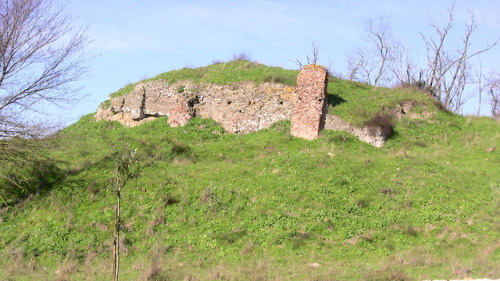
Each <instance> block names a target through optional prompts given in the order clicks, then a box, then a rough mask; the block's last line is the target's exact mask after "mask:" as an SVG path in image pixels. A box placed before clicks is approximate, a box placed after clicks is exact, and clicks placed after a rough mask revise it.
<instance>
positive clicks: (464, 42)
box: [421, 7, 498, 113]
mask: <svg viewBox="0 0 500 281" xmlns="http://www.w3.org/2000/svg"><path fill="white" fill-rule="evenodd" d="M469 15H470V16H469V22H468V24H467V25H466V28H465V32H464V35H463V37H462V38H461V42H459V43H458V44H455V46H457V47H455V48H449V47H448V41H449V40H448V38H449V34H450V30H451V29H452V27H453V21H454V18H453V7H452V8H450V9H449V13H448V20H447V22H446V24H445V25H444V26H439V25H438V24H437V23H436V22H435V21H432V22H431V26H432V28H433V30H434V34H433V35H431V36H426V35H424V34H421V36H422V39H423V40H424V42H425V45H426V48H427V67H426V79H425V81H426V84H427V85H428V87H429V88H430V89H431V91H432V93H433V95H434V96H435V97H436V98H437V99H439V100H440V101H441V102H443V104H444V106H445V107H446V108H448V109H449V110H452V111H454V112H457V113H458V112H459V111H460V109H461V107H462V105H463V104H464V102H465V101H466V97H465V95H464V94H465V88H466V85H468V84H470V83H471V82H472V79H471V74H470V69H471V59H472V58H474V57H476V56H478V55H479V54H481V53H484V52H486V51H488V50H490V49H491V48H492V47H493V46H495V45H496V44H497V42H498V41H497V42H495V43H493V44H490V45H487V46H486V47H484V48H482V49H479V50H476V51H472V52H471V50H470V47H471V37H472V35H473V34H474V32H475V31H476V29H477V27H478V25H477V24H476V22H475V18H474V14H473V13H472V12H470V11H469Z"/></svg>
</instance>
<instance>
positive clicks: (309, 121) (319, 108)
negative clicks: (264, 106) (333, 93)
mask: <svg viewBox="0 0 500 281" xmlns="http://www.w3.org/2000/svg"><path fill="white" fill-rule="evenodd" d="M327 78H328V75H327V71H326V68H324V67H323V66H320V65H316V64H311V65H306V66H304V68H303V69H302V71H301V72H300V73H299V75H298V76H297V95H298V102H297V104H296V105H295V109H294V110H293V113H292V116H291V121H292V124H291V134H292V135H293V136H296V137H301V138H304V139H308V140H313V139H316V138H318V136H319V132H320V130H322V129H323V127H324V124H325V115H326V111H327V98H326V86H327Z"/></svg>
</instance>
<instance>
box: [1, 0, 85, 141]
mask: <svg viewBox="0 0 500 281" xmlns="http://www.w3.org/2000/svg"><path fill="white" fill-rule="evenodd" d="M64 12H65V11H64V7H62V6H58V5H56V4H54V2H53V1H52V0H4V1H1V2H0V137H6V136H7V137H8V136H15V135H21V136H29V135H30V134H31V132H33V131H34V130H33V129H34V128H33V126H32V125H31V124H29V123H28V122H26V121H25V118H26V114H27V113H29V112H34V111H37V106H41V105H42V104H47V103H49V104H55V105H60V104H64V103H67V102H69V101H71V100H72V99H74V98H75V97H76V96H75V94H76V91H75V90H74V89H73V88H72V87H71V83H72V82H75V81H77V80H79V79H80V78H81V77H82V75H84V74H85V73H86V71H87V62H86V60H87V59H88V57H86V56H85V53H84V52H83V49H84V47H85V46H86V44H87V43H88V40H87V37H86V36H85V29H75V28H74V27H73V26H72V20H71V18H70V17H68V16H67V15H66V14H65V13H64Z"/></svg>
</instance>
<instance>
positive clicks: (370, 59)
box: [347, 16, 398, 86]
mask: <svg viewBox="0 0 500 281" xmlns="http://www.w3.org/2000/svg"><path fill="white" fill-rule="evenodd" d="M365 35H366V37H365V39H366V41H368V43H369V46H368V47H366V48H364V49H357V50H356V51H355V53H354V54H349V55H348V61H347V63H348V68H349V69H348V72H349V73H348V77H349V79H351V80H358V81H362V82H367V83H369V84H372V85H374V86H379V85H381V84H382V83H383V82H384V81H385V82H389V81H390V80H391V79H392V77H391V75H392V73H391V71H390V65H391V63H392V61H393V60H394V59H395V51H396V48H397V46H398V43H397V41H396V39H395V38H394V36H393V27H392V25H391V23H390V18H389V17H387V16H379V17H377V18H375V19H369V20H367V21H366V22H365Z"/></svg>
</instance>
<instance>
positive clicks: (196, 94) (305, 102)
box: [95, 64, 387, 147]
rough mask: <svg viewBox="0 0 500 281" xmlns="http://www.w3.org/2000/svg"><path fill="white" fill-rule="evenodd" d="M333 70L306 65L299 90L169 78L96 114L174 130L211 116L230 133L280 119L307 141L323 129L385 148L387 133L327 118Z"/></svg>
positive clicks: (143, 85)
mask: <svg viewBox="0 0 500 281" xmlns="http://www.w3.org/2000/svg"><path fill="white" fill-rule="evenodd" d="M327 79H328V73H327V70H326V69H325V68H324V67H323V66H320V65H315V64H312V65H306V66H305V67H304V68H303V69H302V71H301V72H300V73H299V75H298V77H297V87H290V86H288V85H284V84H280V83H262V84H259V85H257V84H255V83H251V82H245V83H238V84H233V85H217V84H210V83H193V82H192V81H178V82H175V83H167V82H166V81H163V80H155V81H149V82H143V83H138V84H136V85H135V87H134V89H133V90H132V91H131V92H129V93H128V94H125V95H123V96H119V97H113V98H110V101H109V102H106V103H103V104H102V105H101V106H100V107H99V109H98V110H97V112H96V114H95V118H96V120H109V121H118V122H120V123H122V124H123V125H125V126H129V127H132V126H136V125H139V124H141V123H143V122H146V121H148V120H152V119H155V118H157V117H159V116H167V117H168V120H167V122H168V124H169V125H170V126H172V127H177V126H184V125H185V124H186V123H187V122H189V120H190V119H191V118H193V117H199V118H211V119H213V120H215V121H216V122H218V123H219V124H220V125H221V126H222V127H224V129H225V131H226V132H227V133H229V134H246V133H250V132H255V131H258V130H261V129H265V128H269V127H270V126H271V125H272V124H274V123H276V122H278V121H280V120H290V121H291V134H292V135H293V136H296V137H300V138H304V139H307V140H314V139H316V138H318V137H319V133H320V131H321V130H322V129H327V130H337V131H346V132H348V133H351V134H353V135H355V136H357V137H358V138H359V139H360V140H362V141H364V142H368V143H370V144H371V145H373V146H377V147H379V146H382V145H383V143H384V141H385V139H386V137H387V136H386V135H384V133H383V130H380V128H373V127H367V126H365V127H356V126H353V125H351V124H349V123H348V122H346V121H344V120H342V119H341V118H340V117H338V116H335V115H332V114H327V107H328V104H327V93H326V90H327V82H328V81H327Z"/></svg>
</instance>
